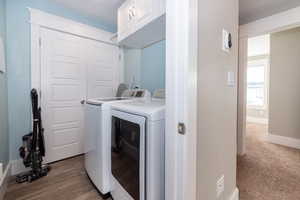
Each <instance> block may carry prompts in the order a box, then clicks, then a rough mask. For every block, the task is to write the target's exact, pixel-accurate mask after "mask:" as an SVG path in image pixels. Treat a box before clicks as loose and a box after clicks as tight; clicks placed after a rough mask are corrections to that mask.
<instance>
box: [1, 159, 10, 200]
mask: <svg viewBox="0 0 300 200" xmlns="http://www.w3.org/2000/svg"><path fill="white" fill-rule="evenodd" d="M10 175H11V164H10V163H9V164H8V165H7V167H6V169H5V172H4V173H3V176H2V177H1V178H0V200H3V199H4V195H5V193H6V189H7V184H8V179H9V177H10Z"/></svg>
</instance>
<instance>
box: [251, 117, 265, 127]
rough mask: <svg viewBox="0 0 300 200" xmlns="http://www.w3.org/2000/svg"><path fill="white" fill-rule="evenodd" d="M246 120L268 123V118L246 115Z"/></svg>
mask: <svg viewBox="0 0 300 200" xmlns="http://www.w3.org/2000/svg"><path fill="white" fill-rule="evenodd" d="M247 122H250V123H256V124H265V125H268V124H269V120H268V119H267V118H258V117H247Z"/></svg>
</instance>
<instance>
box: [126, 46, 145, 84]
mask: <svg viewBox="0 0 300 200" xmlns="http://www.w3.org/2000/svg"><path fill="white" fill-rule="evenodd" d="M141 58H142V50H141V49H125V50H124V66H125V70H124V82H125V83H126V84H128V85H129V86H131V87H135V86H140V85H141Z"/></svg>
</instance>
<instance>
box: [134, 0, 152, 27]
mask: <svg viewBox="0 0 300 200" xmlns="http://www.w3.org/2000/svg"><path fill="white" fill-rule="evenodd" d="M153 8H154V0H135V4H134V9H135V12H134V14H135V23H136V25H137V26H139V24H146V23H148V20H151V19H152V17H153V16H152V15H153Z"/></svg>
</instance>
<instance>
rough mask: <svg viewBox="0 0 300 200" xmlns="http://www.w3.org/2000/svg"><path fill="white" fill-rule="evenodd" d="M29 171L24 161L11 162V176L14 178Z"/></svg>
mask: <svg viewBox="0 0 300 200" xmlns="http://www.w3.org/2000/svg"><path fill="white" fill-rule="evenodd" d="M29 170H30V169H28V168H25V166H24V164H23V160H22V159H19V160H13V161H11V175H12V176H15V175H17V174H20V173H23V172H27V171H29Z"/></svg>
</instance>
